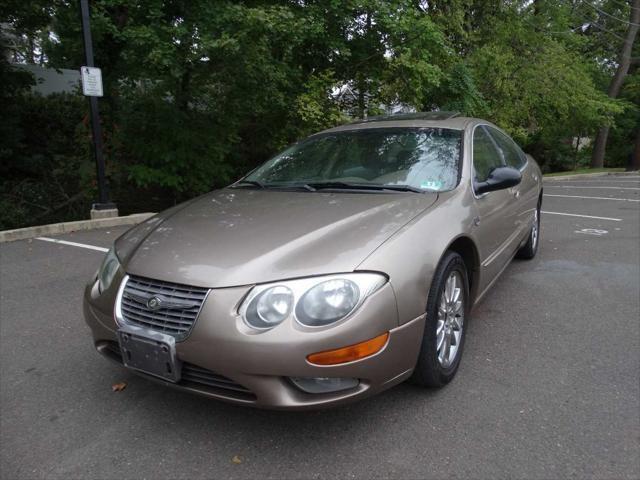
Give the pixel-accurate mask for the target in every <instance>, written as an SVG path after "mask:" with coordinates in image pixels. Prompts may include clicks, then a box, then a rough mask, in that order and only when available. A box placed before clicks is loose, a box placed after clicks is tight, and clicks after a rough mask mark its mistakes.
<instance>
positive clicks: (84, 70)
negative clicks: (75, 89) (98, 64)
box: [80, 67, 102, 97]
mask: <svg viewBox="0 0 640 480" xmlns="http://www.w3.org/2000/svg"><path fill="white" fill-rule="evenodd" d="M80 73H81V75H82V93H83V94H84V95H85V96H87V97H102V71H101V70H100V69H99V68H95V67H80Z"/></svg>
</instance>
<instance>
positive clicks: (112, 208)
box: [80, 0, 118, 218]
mask: <svg viewBox="0 0 640 480" xmlns="http://www.w3.org/2000/svg"><path fill="white" fill-rule="evenodd" d="M80 13H81V17H82V40H83V43H84V53H85V58H86V65H85V66H83V67H82V68H81V74H82V75H81V76H82V90H83V93H84V94H85V95H86V96H88V97H89V109H90V111H91V132H92V136H93V153H94V157H95V161H96V172H97V177H98V202H97V203H94V204H93V205H92V206H91V218H103V217H114V216H117V215H118V209H117V208H116V205H115V203H113V202H110V201H109V193H108V191H107V184H106V178H105V168H104V156H103V153H102V128H101V126H100V115H99V111H98V97H101V96H102V73H101V72H100V70H99V69H96V68H95V66H94V63H93V41H92V39H91V25H90V23H89V2H88V0H80Z"/></svg>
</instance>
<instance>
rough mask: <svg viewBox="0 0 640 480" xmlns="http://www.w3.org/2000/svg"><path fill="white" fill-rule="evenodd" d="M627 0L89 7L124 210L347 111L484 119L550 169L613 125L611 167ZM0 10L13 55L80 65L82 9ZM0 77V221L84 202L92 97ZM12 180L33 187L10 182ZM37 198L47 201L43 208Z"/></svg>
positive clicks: (193, 187)
mask: <svg viewBox="0 0 640 480" xmlns="http://www.w3.org/2000/svg"><path fill="white" fill-rule="evenodd" d="M625 5H626V4H625V2H621V1H620V0H603V1H602V2H601V3H600V6H601V10H602V11H604V12H606V14H602V13H600V12H598V11H597V10H594V9H593V8H590V7H589V6H586V5H584V4H583V3H582V4H581V3H575V2H549V1H543V0H537V1H535V2H524V1H521V0H518V1H510V2H504V1H500V0H447V1H444V0H442V1H440V0H434V1H429V2H423V1H415V0H305V1H293V0H269V1H267V0H243V1H231V0H217V1H215V2H212V1H209V0H144V1H143V0H94V1H92V2H91V7H92V32H93V38H94V47H95V57H96V59H95V60H96V64H97V65H98V66H100V67H101V68H102V70H103V79H104V84H105V92H106V95H105V97H104V98H103V99H101V100H100V109H101V116H102V126H103V131H104V139H103V140H104V143H105V156H106V159H107V174H108V177H109V179H110V182H111V192H112V195H113V198H114V199H115V200H116V202H117V203H118V205H119V207H120V209H121V211H123V212H124V213H129V212H131V211H134V210H145V209H146V210H149V209H157V208H162V207H164V206H167V205H169V204H172V203H175V202H177V201H180V200H182V199H185V198H188V197H191V196H194V195H197V194H199V193H202V192H205V191H207V190H209V189H211V188H214V187H219V186H223V185H225V184H227V183H228V182H230V181H232V180H234V179H236V178H238V177H239V176H240V175H242V174H243V173H244V172H246V171H248V170H250V169H252V168H254V167H255V166H257V165H258V164H260V163H261V162H263V161H264V160H266V159H267V158H268V157H269V156H271V155H272V154H273V153H274V152H276V151H277V150H279V149H281V148H282V147H284V146H285V145H287V144H289V143H291V142H293V141H295V140H296V139H299V138H301V137H303V136H305V135H307V134H309V133H312V132H314V131H317V130H321V129H324V128H328V127H332V126H334V125H337V124H340V123H343V122H345V121H347V120H348V115H352V116H364V115H373V114H377V113H381V112H382V111H383V109H384V107H385V106H389V105H397V104H401V105H404V106H407V107H411V108H415V109H417V110H432V109H445V110H457V111H460V112H462V113H464V114H466V115H469V116H479V117H484V118H487V119H488V120H491V121H493V122H494V123H496V124H498V125H499V126H501V127H503V128H505V129H506V130H507V131H509V132H510V133H511V134H512V135H513V136H514V137H515V138H516V139H517V140H518V141H519V142H520V143H521V144H522V145H523V146H524V147H525V149H526V150H527V151H528V152H529V153H531V154H533V155H534V156H535V157H536V158H537V159H538V160H539V161H540V162H541V163H542V164H543V166H544V168H545V170H554V169H559V170H564V169H570V168H574V167H575V166H580V165H581V164H583V163H585V162H586V161H587V157H588V154H589V150H588V149H583V150H577V149H576V148H574V146H573V144H572V141H573V139H574V138H575V137H584V138H586V137H592V136H593V135H594V132H595V131H597V129H598V128H599V127H600V126H602V125H611V126H612V129H611V140H610V143H611V144H612V145H611V148H610V150H609V157H608V158H609V162H610V163H611V164H612V165H613V164H615V165H620V164H623V163H624V161H625V159H626V157H627V156H628V154H629V152H630V149H631V144H632V140H633V138H634V136H635V132H636V131H637V128H638V123H640V118H639V115H640V113H639V110H638V108H637V105H638V104H639V103H640V99H639V96H638V87H637V86H638V74H637V69H636V70H635V72H636V73H635V74H634V73H633V72H631V73H632V74H631V75H630V76H629V80H628V81H627V86H625V89H624V92H623V95H622V99H621V100H618V101H614V100H611V99H609V98H608V97H607V96H606V95H605V93H604V92H605V90H606V86H607V84H608V82H609V79H610V78H611V76H612V74H613V71H614V70H615V65H616V61H615V58H616V55H617V52H618V50H619V46H620V41H619V37H620V36H621V35H623V34H624V26H623V25H620V23H619V22H617V23H616V22H615V21H614V20H612V18H611V17H610V15H613V16H617V17H619V18H625V17H626V15H628V12H629V10H628V6H625ZM0 13H2V14H3V16H4V17H6V18H7V19H8V21H9V23H10V25H11V27H12V28H13V30H14V31H15V32H17V33H18V34H21V35H22V37H20V38H22V39H23V40H24V41H23V42H22V43H20V44H19V45H18V47H16V48H17V50H16V51H15V52H14V57H15V58H20V59H24V61H41V62H44V63H46V64H48V65H49V66H51V67H57V68H78V67H79V66H80V65H82V64H83V63H84V58H83V49H82V41H81V31H80V22H79V21H78V5H77V2H68V1H63V0H55V1H53V2H43V1H41V0H36V1H34V2H27V3H24V2H23V3H20V2H16V1H14V0H10V1H9V2H7V3H6V4H5V5H3V7H1V8H0ZM36 50H37V52H39V53H37V52H36ZM34 52H36V53H37V54H36V53H34ZM634 56H636V57H640V52H638V49H637V48H636V49H635V53H634ZM3 58H4V56H3ZM7 72H9V70H8V68H5V67H4V66H3V67H2V69H0V75H1V79H2V81H3V85H11V87H9V89H8V90H9V91H10V92H11V94H10V95H9V96H7V95H8V94H6V91H7V89H6V88H5V89H3V90H4V91H5V92H3V93H2V94H0V95H5V96H4V97H2V98H3V100H2V101H3V103H4V105H3V107H4V111H6V112H13V113H12V114H10V115H5V118H7V119H8V120H7V121H6V122H3V123H2V125H0V156H1V159H2V160H3V164H4V165H5V167H2V168H5V169H6V168H9V169H10V173H9V177H8V178H10V179H11V181H10V182H8V183H6V184H5V183H4V182H3V186H2V191H3V195H4V197H3V199H4V200H3V201H4V202H5V203H4V204H3V205H9V203H6V202H13V203H11V205H14V206H16V208H8V207H7V208H3V210H5V211H7V212H9V211H11V212H13V213H12V215H14V216H13V217H12V218H13V220H5V221H4V222H5V223H4V225H7V224H11V225H15V224H20V223H25V222H26V221H29V222H31V221H32V217H37V212H36V211H35V210H31V209H29V208H27V207H26V205H27V203H26V202H31V203H38V202H40V201H42V202H45V204H46V205H47V206H48V205H56V204H60V203H61V202H63V201H64V200H63V199H64V196H60V197H56V196H55V189H53V187H52V186H53V185H55V184H56V182H57V183H58V184H60V185H62V191H64V195H67V196H69V197H73V196H74V195H75V194H76V193H77V192H81V194H82V195H81V197H82V200H77V202H76V203H73V205H74V207H73V208H76V206H77V207H78V208H79V206H80V205H84V204H86V202H87V200H88V199H89V198H90V197H91V196H92V195H93V187H92V183H91V182H92V181H93V180H92V178H93V169H92V168H90V167H89V166H90V165H91V163H92V160H91V155H90V150H89V145H88V142H87V138H88V137H87V136H86V135H87V125H86V122H85V123H82V121H81V119H82V115H84V113H81V112H84V110H85V108H86V104H85V102H84V101H83V99H81V98H78V97H74V96H68V97H64V98H63V97H59V98H53V99H42V98H38V97H33V98H32V97H30V96H29V95H27V94H26V93H25V92H26V90H25V89H28V79H27V80H26V81H25V79H22V80H20V79H18V77H16V76H15V74H13V73H12V74H9V73H7ZM12 82H17V83H12ZM339 90H349V92H351V94H350V95H347V96H344V95H341V96H338V95H336V94H335V93H336V92H337V91H339ZM48 102H49V103H48ZM65 102H66V103H65ZM63 104H64V105H63ZM36 105H39V107H38V108H39V109H37V108H35V106H36ZM61 112H64V117H62V116H61ZM30 116H33V117H34V119H35V120H34V119H32V118H30ZM47 122H48V124H49V125H48V126H47V125H44V124H45V123H47ZM38 123H40V124H43V125H42V126H43V128H45V129H48V130H52V125H54V124H55V125H64V128H60V129H58V133H54V132H52V131H48V130H47V133H46V134H44V135H43V137H42V138H40V137H38V136H37V135H33V134H32V133H31V132H30V131H29V129H28V128H26V126H27V125H30V124H38ZM53 130H55V129H53ZM6 165H8V166H9V167H7V166H6ZM45 171H46V172H50V173H46V174H44V173H43V172H45ZM35 172H38V173H35ZM53 172H57V173H53ZM20 175H23V176H24V178H27V179H28V182H27V183H26V184H25V185H31V186H33V188H32V191H30V190H29V188H31V187H29V188H27V187H24V189H23V190H20V188H22V187H20V188H19V187H18V184H19V179H20V178H21V177H20ZM54 180H55V181H54ZM16 182H17V183H16ZM38 182H41V183H42V184H45V183H46V188H42V189H39V188H36V187H35V186H36V185H38ZM56 188H58V187H56ZM16 189H17V190H16ZM49 189H51V191H49ZM38 190H41V191H42V192H49V193H47V194H46V195H48V196H47V197H46V198H45V197H43V198H41V199H37V198H36V197H35V195H36V192H37V191H38ZM16 192H19V193H16ZM20 192H21V193H20ZM11 195H12V196H11ZM16 195H17V197H16ZM61 195H62V194H61ZM16 198H18V199H17V200H16ZM74 198H75V197H74ZM10 199H14V200H10ZM34 199H35V200H36V201H34ZM16 202H18V203H16ZM20 202H21V203H20ZM82 202H84V203H82ZM33 208H36V207H33ZM65 208H66V207H65ZM83 208H84V207H83ZM16 212H17V213H16ZM77 212H79V210H78V209H77V208H76V210H69V209H67V210H65V209H64V208H63V209H62V210H61V211H57V212H50V213H49V214H50V215H61V216H65V215H71V214H72V213H77ZM49 214H47V215H49ZM4 215H5V216H6V215H9V214H8V213H5V214H4ZM78 215H79V213H78ZM42 218H44V217H40V219H39V220H38V221H40V222H41V221H42ZM25 219H29V220H25ZM34 221H35V220H34Z"/></svg>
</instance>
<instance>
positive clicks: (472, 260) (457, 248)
mask: <svg viewBox="0 0 640 480" xmlns="http://www.w3.org/2000/svg"><path fill="white" fill-rule="evenodd" d="M449 251H451V252H456V253H457V254H458V255H460V256H461V257H462V260H463V261H464V264H465V267H467V272H468V274H469V296H470V300H471V305H473V302H474V300H475V298H476V294H477V293H478V292H477V289H478V284H479V280H480V255H479V254H478V247H476V244H475V242H474V241H473V240H472V239H471V238H470V237H468V236H466V235H461V236H459V237H457V238H455V239H454V240H453V241H452V242H451V243H450V244H449V245H448V246H447V248H446V249H445V251H444V253H446V252H449ZM444 253H443V256H444Z"/></svg>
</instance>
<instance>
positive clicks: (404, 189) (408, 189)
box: [307, 182, 424, 193]
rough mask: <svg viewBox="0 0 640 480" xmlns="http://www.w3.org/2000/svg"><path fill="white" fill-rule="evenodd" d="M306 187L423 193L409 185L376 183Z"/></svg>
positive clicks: (330, 184)
mask: <svg viewBox="0 0 640 480" xmlns="http://www.w3.org/2000/svg"><path fill="white" fill-rule="evenodd" d="M307 186H309V187H311V188H313V189H315V190H322V189H329V190H377V191H380V190H393V191H396V192H414V193H424V190H421V189H419V188H416V187H412V186H411V185H381V184H378V183H347V182H319V183H307Z"/></svg>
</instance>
